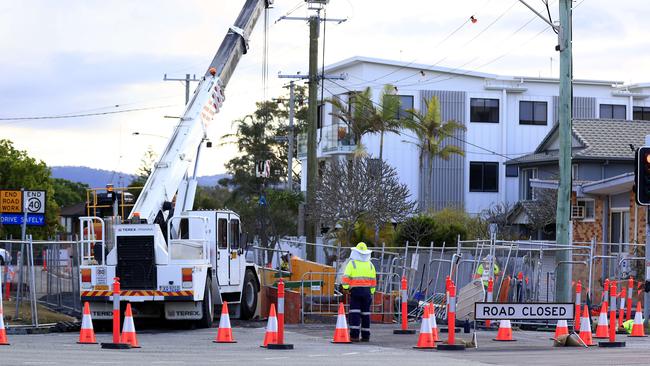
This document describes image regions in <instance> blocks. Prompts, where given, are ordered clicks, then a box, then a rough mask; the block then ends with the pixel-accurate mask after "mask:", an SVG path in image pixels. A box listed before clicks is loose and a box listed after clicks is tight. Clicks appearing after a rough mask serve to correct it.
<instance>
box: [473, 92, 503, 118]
mask: <svg viewBox="0 0 650 366" xmlns="http://www.w3.org/2000/svg"><path fill="white" fill-rule="evenodd" d="M470 117H471V122H485V123H499V100H498V99H481V98H472V99H471V100H470Z"/></svg>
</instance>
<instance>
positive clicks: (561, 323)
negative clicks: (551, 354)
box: [554, 320, 569, 339]
mask: <svg viewBox="0 0 650 366" xmlns="http://www.w3.org/2000/svg"><path fill="white" fill-rule="evenodd" d="M566 334H569V325H568V324H567V322H566V320H558V321H557V325H556V326H555V337H554V339H558V337H560V336H563V335H566Z"/></svg>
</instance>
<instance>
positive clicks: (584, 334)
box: [578, 305, 596, 346]
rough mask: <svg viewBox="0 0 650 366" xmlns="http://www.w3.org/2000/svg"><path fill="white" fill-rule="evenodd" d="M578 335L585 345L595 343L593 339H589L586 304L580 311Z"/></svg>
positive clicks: (589, 327) (589, 329)
mask: <svg viewBox="0 0 650 366" xmlns="http://www.w3.org/2000/svg"><path fill="white" fill-rule="evenodd" d="M578 336H579V337H580V339H582V341H583V342H585V344H586V345H587V346H595V345H596V344H595V343H594V341H593V339H591V321H590V320H589V309H588V308H587V305H585V310H584V311H583V312H582V317H580V334H579V335H578Z"/></svg>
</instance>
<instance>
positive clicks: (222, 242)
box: [217, 219, 228, 249]
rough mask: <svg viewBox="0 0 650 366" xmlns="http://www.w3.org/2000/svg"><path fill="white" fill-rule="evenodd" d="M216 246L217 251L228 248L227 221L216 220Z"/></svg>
mask: <svg viewBox="0 0 650 366" xmlns="http://www.w3.org/2000/svg"><path fill="white" fill-rule="evenodd" d="M217 246H218V247H219V249H226V248H228V220H226V219H219V220H217Z"/></svg>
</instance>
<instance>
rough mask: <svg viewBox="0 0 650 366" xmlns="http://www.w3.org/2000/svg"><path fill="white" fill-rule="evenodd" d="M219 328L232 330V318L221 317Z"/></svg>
mask: <svg viewBox="0 0 650 366" xmlns="http://www.w3.org/2000/svg"><path fill="white" fill-rule="evenodd" d="M219 328H230V317H229V316H223V315H222V316H221V318H219Z"/></svg>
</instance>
